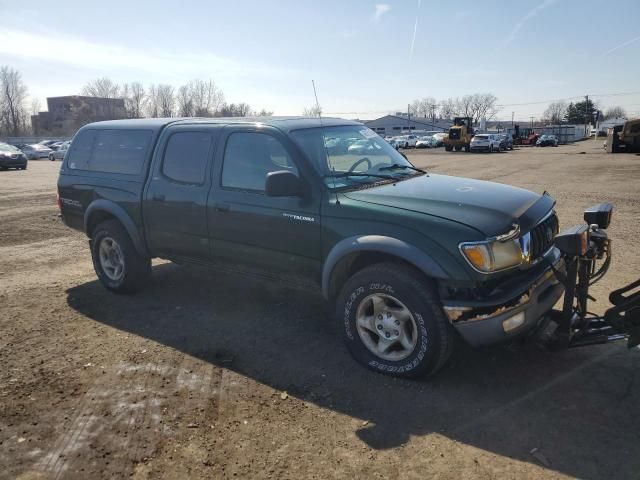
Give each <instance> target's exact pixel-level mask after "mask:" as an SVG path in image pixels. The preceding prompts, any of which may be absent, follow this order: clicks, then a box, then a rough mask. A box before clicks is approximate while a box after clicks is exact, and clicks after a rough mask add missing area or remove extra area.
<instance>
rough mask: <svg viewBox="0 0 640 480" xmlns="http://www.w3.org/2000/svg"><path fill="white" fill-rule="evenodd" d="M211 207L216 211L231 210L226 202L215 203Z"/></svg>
mask: <svg viewBox="0 0 640 480" xmlns="http://www.w3.org/2000/svg"><path fill="white" fill-rule="evenodd" d="M213 209H214V210H215V211H216V212H228V211H229V210H231V206H230V205H229V204H227V203H216V204H215V205H214V206H213Z"/></svg>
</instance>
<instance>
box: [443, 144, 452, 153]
mask: <svg viewBox="0 0 640 480" xmlns="http://www.w3.org/2000/svg"><path fill="white" fill-rule="evenodd" d="M444 149H445V150H446V151H447V152H450V151H451V150H453V147H452V146H451V145H445V146H444Z"/></svg>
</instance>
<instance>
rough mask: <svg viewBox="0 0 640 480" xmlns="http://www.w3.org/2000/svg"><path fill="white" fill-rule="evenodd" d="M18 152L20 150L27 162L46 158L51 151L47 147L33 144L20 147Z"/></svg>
mask: <svg viewBox="0 0 640 480" xmlns="http://www.w3.org/2000/svg"><path fill="white" fill-rule="evenodd" d="M20 150H22V153H24V154H25V155H26V156H27V158H28V159H29V160H37V159H39V158H48V157H49V154H50V153H51V152H52V151H53V150H51V149H50V148H49V147H45V146H44V145H42V144H39V143H35V144H33V145H22V146H21V147H20Z"/></svg>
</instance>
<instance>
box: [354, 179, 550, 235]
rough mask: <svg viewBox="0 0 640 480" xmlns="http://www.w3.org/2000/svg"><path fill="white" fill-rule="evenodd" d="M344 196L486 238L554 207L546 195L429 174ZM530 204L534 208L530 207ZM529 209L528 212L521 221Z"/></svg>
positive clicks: (527, 222)
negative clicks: (454, 225)
mask: <svg viewBox="0 0 640 480" xmlns="http://www.w3.org/2000/svg"><path fill="white" fill-rule="evenodd" d="M344 195H345V196H346V197H348V198H350V199H352V200H357V201H361V202H368V203H374V204H376V205H385V206H389V207H395V208H401V209H404V210H409V211H413V212H418V213H424V214H426V215H433V216H436V217H441V218H444V219H447V220H453V221H455V222H458V223H462V224H465V225H467V226H469V227H472V228H475V229H476V230H479V231H480V232H482V233H483V234H485V235H487V236H488V237H491V236H495V235H500V234H502V233H505V232H506V231H508V230H510V229H511V226H512V225H513V224H514V223H520V227H521V229H523V230H524V229H525V228H530V227H531V226H533V224H534V222H535V221H537V220H539V219H540V218H541V217H542V216H543V215H544V214H545V213H547V212H548V211H549V210H550V209H551V208H552V207H553V204H554V201H553V199H551V197H549V196H548V195H539V194H537V193H534V192H530V191H529V190H524V189H522V188H517V187H511V186H509V185H504V184H501V183H493V182H486V181H483V180H472V179H468V178H462V177H450V176H446V175H431V174H429V175H421V176H418V177H415V178H412V179H409V180H404V181H401V182H398V183H395V184H386V185H381V186H378V187H374V188H368V189H363V190H356V191H351V192H346V193H345V194H344ZM536 204H537V205H536ZM534 205H536V208H532V207H533V206H534ZM530 209H531V213H530V214H529V215H525V216H524V218H521V217H523V215H524V214H525V212H527V211H529V210H530ZM530 217H536V218H530ZM524 231H526V230H524Z"/></svg>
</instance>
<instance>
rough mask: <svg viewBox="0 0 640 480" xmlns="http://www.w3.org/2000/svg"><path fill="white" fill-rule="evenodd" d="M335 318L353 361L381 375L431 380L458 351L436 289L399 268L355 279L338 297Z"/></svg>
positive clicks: (373, 269) (381, 268) (373, 270)
mask: <svg viewBox="0 0 640 480" xmlns="http://www.w3.org/2000/svg"><path fill="white" fill-rule="evenodd" d="M336 315H337V318H338V320H339V323H340V330H341V332H342V336H343V339H344V341H345V343H346V345H347V348H348V349H349V351H350V352H351V354H352V355H353V357H354V358H355V359H356V360H357V361H358V362H360V363H361V364H362V365H364V366H366V367H367V368H369V369H371V370H373V371H376V372H379V373H385V374H387V375H393V376H396V377H405V378H417V377H421V376H424V375H431V374H433V373H435V372H436V371H438V370H439V369H440V368H441V367H442V366H443V365H444V364H445V363H446V361H447V360H448V358H449V356H450V355H451V352H452V349H453V341H454V333H453V329H452V327H451V325H450V324H449V322H448V321H447V319H446V318H445V315H444V312H443V310H442V306H441V305H440V303H439V301H438V296H437V293H436V291H435V288H434V287H433V286H432V285H431V284H430V283H429V280H428V279H426V278H424V277H423V276H422V275H421V274H420V273H419V272H417V271H416V270H414V269H413V268H411V267H409V266H406V265H403V264H400V263H380V264H375V265H372V266H370V267H366V268H365V269H363V270H360V271H359V272H357V273H356V274H355V275H353V276H352V277H351V278H350V279H349V280H348V281H347V282H346V284H345V285H344V287H343V288H342V290H341V292H340V294H339V296H338V299H337V302H336Z"/></svg>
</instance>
